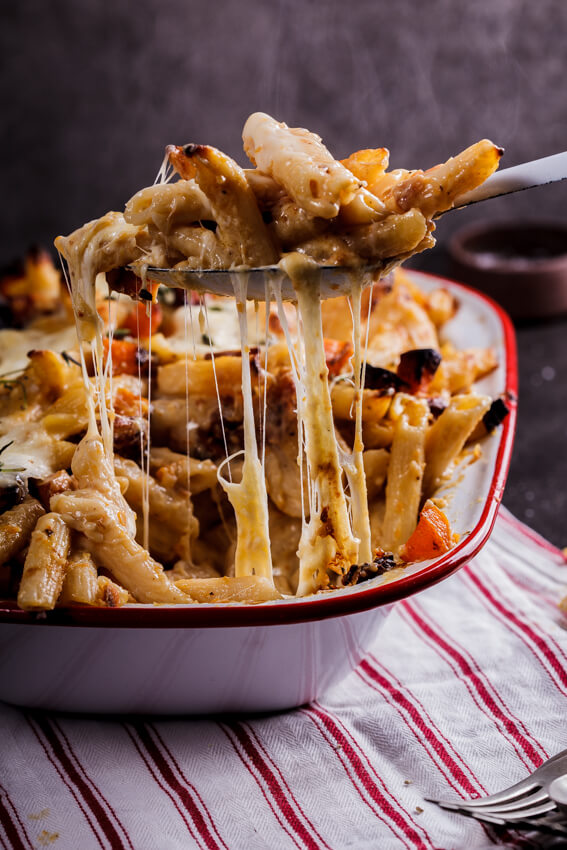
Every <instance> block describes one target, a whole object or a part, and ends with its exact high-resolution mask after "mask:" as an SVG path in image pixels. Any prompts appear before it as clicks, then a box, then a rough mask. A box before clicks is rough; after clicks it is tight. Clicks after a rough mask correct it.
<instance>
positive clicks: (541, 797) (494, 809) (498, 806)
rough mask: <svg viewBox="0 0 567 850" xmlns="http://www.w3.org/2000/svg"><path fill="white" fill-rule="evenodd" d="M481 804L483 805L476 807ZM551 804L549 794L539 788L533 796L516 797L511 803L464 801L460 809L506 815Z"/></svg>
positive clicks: (489, 800)
mask: <svg viewBox="0 0 567 850" xmlns="http://www.w3.org/2000/svg"><path fill="white" fill-rule="evenodd" d="M481 802H482V804H483V805H481V806H479V805H475V804H477V803H481ZM549 802H550V797H549V794H548V793H547V792H546V791H544V790H543V788H538V789H537V790H536V791H534V793H533V794H527V795H525V796H522V797H516V799H514V800H512V801H511V802H509V803H498V802H496V803H494V802H493V801H492V800H491V799H490V798H488V797H487V798H486V799H484V800H482V801H481V800H463V802H462V803H460V804H459V809H470V810H471V811H475V812H485V813H489V812H490V813H492V814H499V813H502V814H506V812H519V811H523V810H524V809H528V808H531V807H532V806H537V805H541V804H543V803H549Z"/></svg>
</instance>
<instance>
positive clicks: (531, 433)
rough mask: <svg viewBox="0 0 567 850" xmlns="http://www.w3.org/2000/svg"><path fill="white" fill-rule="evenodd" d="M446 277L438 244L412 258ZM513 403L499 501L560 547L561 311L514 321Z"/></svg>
mask: <svg viewBox="0 0 567 850" xmlns="http://www.w3.org/2000/svg"><path fill="white" fill-rule="evenodd" d="M413 265H414V267H415V268H420V269H422V270H423V271H429V272H432V273H435V274H440V275H445V276H447V277H451V276H453V277H454V275H452V274H451V273H450V266H449V259H448V256H447V254H446V253H445V252H444V251H443V249H442V248H440V249H434V250H433V251H431V252H429V254H424V255H422V256H421V257H419V258H417V259H416V260H415V261H414V262H413ZM516 335H517V345H518V363H519V384H520V390H519V405H518V424H517V430H516V440H515V444H514V451H513V454H512V463H511V466H510V474H509V477H508V483H507V485H506V490H505V492H504V504H505V505H506V507H508V508H509V509H510V510H511V511H512V512H513V513H514V514H515V515H516V516H517V517H518V518H519V519H521V520H523V521H524V522H526V523H527V524H528V525H530V526H532V528H535V529H536V531H539V532H540V534H543V535H544V536H545V537H547V538H548V539H549V540H550V541H551V542H552V543H555V544H556V545H557V546H560V547H561V548H563V547H565V546H567V316H566V317H563V318H559V319H555V320H554V321H542V322H537V323H536V322H533V323H522V324H517V325H516Z"/></svg>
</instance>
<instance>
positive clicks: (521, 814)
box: [473, 800, 557, 823]
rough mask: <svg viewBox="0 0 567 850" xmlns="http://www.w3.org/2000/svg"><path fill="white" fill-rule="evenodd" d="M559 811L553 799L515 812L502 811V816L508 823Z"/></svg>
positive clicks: (497, 814) (496, 813) (494, 813)
mask: <svg viewBox="0 0 567 850" xmlns="http://www.w3.org/2000/svg"><path fill="white" fill-rule="evenodd" d="M554 811H557V807H556V805H555V803H554V802H553V800H548V801H547V802H546V803H540V804H539V805H535V806H531V807H529V808H526V809H517V810H516V811H515V812H501V813H500V814H501V816H502V817H503V818H504V820H505V821H506V823H514V822H515V821H524V820H529V819H530V818H537V817H541V815H547V814H549V813H550V812H554ZM476 814H478V812H474V813H473V815H476ZM490 814H493V815H496V816H497V817H498V816H499V813H498V812H490Z"/></svg>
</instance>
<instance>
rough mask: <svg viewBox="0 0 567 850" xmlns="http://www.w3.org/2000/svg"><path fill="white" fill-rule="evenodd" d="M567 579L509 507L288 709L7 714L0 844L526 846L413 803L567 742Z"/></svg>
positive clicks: (0, 764)
mask: <svg viewBox="0 0 567 850" xmlns="http://www.w3.org/2000/svg"><path fill="white" fill-rule="evenodd" d="M565 585H567V566H566V565H565V561H564V558H563V556H562V554H561V552H560V551H559V550H557V549H555V548H554V547H552V546H550V545H549V544H548V543H546V542H545V541H544V540H542V539H541V538H539V537H538V536H537V535H536V534H535V533H534V532H532V531H530V530H529V529H527V528H526V527H525V526H522V525H521V524H520V523H519V522H518V521H517V520H515V519H514V518H513V517H512V516H511V515H510V514H509V513H508V512H506V511H505V510H502V512H501V514H500V516H499V519H498V521H497V524H496V527H495V530H494V534H493V536H492V538H491V541H490V543H489V544H488V545H487V546H486V547H485V549H484V550H483V552H482V553H481V554H480V555H479V556H478V557H477V558H476V559H475V560H474V562H472V563H471V564H470V565H468V566H466V567H465V568H463V569H462V570H461V571H460V572H459V573H458V574H456V575H455V576H453V577H452V578H450V579H448V580H446V581H445V582H443V583H442V584H440V585H438V586H436V587H434V588H431V589H430V590H428V591H426V592H424V593H422V594H421V595H419V596H417V597H415V598H413V599H410V600H407V601H405V602H403V603H399V604H398V605H396V606H395V608H394V610H393V613H392V614H391V616H390V617H389V618H388V620H387V621H386V624H385V626H384V629H383V630H382V631H381V632H380V634H379V636H378V638H377V640H376V643H375V645H374V647H373V649H372V652H371V653H370V654H369V655H368V656H367V657H366V658H365V659H364V661H363V662H362V663H361V664H360V666H359V667H358V668H357V670H356V671H355V672H354V673H352V674H351V675H350V676H349V677H348V678H347V679H346V680H345V681H344V682H343V684H342V685H341V686H340V687H338V688H336V689H335V690H333V691H330V692H329V693H327V694H325V695H324V697H322V698H321V700H320V701H319V702H316V703H314V704H312V705H309V706H306V707H304V708H301V709H299V710H297V711H291V712H288V713H285V714H281V715H278V716H274V717H262V718H255V719H250V720H242V719H238V720H226V719H222V720H219V721H217V720H211V721H191V720H185V719H174V720H161V719H160V720H151V719H144V720H142V719H133V720H129V719H126V720H124V722H116V721H115V720H104V719H100V720H97V719H81V718H72V717H63V716H56V715H48V714H40V713H34V712H26V711H20V710H18V709H15V708H11V707H7V706H4V707H2V708H0V727H1V738H0V845H1V846H3V847H7V848H17V849H18V850H20V848H39V847H44V846H50V847H53V848H57V850H77V848H81V850H90V848H93V850H97V848H108V850H117V848H131V850H188V848H203V850H205V848H207V849H208V850H217V848H224V850H227V848H229V850H239V848H245V850H254V848H258V850H260V848H261V850H264V848H278V850H279V848H294V847H295V848H308V850H311V848H313V850H315V848H338V849H339V850H342V848H349V847H351V848H357V849H358V848H372V850H375V848H386V850H389V848H392V850H395V849H396V848H418V850H433V848H438V850H439V849H441V850H453V848H454V849H455V850H457V848H481V847H482V848H484V847H489V846H494V845H497V846H534V845H533V843H532V842H531V841H529V840H526V839H525V838H520V837H519V836H518V835H517V834H516V835H515V834H504V835H502V834H500V835H496V833H494V832H493V831H492V830H490V829H485V828H484V827H482V826H480V825H479V824H476V823H475V822H473V821H470V820H467V819H465V818H459V817H458V816H455V815H451V814H449V813H444V812H442V811H440V810H438V809H437V808H436V807H434V806H433V805H431V804H428V803H426V802H425V801H424V799H423V798H424V796H433V797H435V796H437V795H438V796H442V797H455V798H458V797H468V796H476V795H482V794H485V793H491V792H494V791H496V790H499V789H500V788H503V787H505V786H506V785H508V784H510V783H511V782H515V781H517V780H519V779H520V778H522V777H524V776H525V775H526V774H527V773H528V772H529V771H531V770H533V768H535V767H537V766H538V765H539V764H540V763H541V762H542V761H544V760H545V759H546V758H547V757H548V756H550V755H552V754H554V753H556V752H557V751H559V750H561V749H564V748H565V747H567V726H566V724H565V710H566V707H567V700H566V696H567V632H566V631H565V621H564V620H563V618H562V615H561V613H560V612H559V611H558V609H557V602H558V600H559V599H560V598H561V595H562V594H563V593H564V592H565V590H566V587H565ZM543 846H547V845H546V844H544V845H543Z"/></svg>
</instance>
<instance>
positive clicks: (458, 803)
mask: <svg viewBox="0 0 567 850" xmlns="http://www.w3.org/2000/svg"><path fill="white" fill-rule="evenodd" d="M539 787H540V786H539V784H538V783H537V782H534V781H533V779H532V777H531V776H527V777H526V778H525V779H522V780H521V782H516V784H515V785H511V786H510V787H509V788H505V789H504V791H498V793H496V794H490V795H489V796H488V797H481V798H479V799H478V800H434V799H431V798H430V797H426V798H425V799H426V800H428V802H430V803H437V805H438V806H441V808H443V809H452V810H455V809H459V808H461V807H462V806H463V805H466V806H470V807H471V808H475V809H476V808H482V807H483V806H486V805H494V804H496V803H512V802H513V801H514V800H518V799H520V798H521V797H522V796H524V795H525V794H527V793H528V792H530V791H533V790H535V789H537V788H539Z"/></svg>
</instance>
